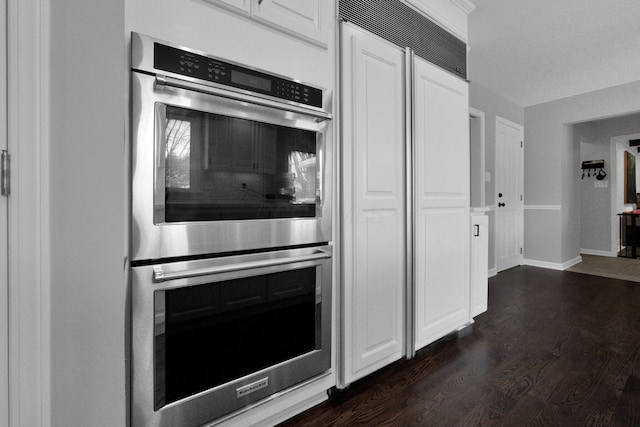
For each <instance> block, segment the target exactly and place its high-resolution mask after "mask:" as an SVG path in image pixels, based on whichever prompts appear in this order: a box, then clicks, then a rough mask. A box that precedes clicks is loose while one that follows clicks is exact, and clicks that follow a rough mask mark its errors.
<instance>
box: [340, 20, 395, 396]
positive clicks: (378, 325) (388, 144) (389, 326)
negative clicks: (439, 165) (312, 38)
mask: <svg viewBox="0 0 640 427" xmlns="http://www.w3.org/2000/svg"><path fill="white" fill-rule="evenodd" d="M342 55H343V56H342V77H343V85H344V86H343V87H344V90H343V101H344V102H343V105H344V109H343V112H342V113H343V116H342V118H343V120H342V122H343V143H342V146H343V156H344V157H343V166H342V167H343V171H342V172H343V185H342V192H343V203H344V210H343V216H342V225H343V236H344V244H343V245H342V251H343V260H344V262H343V265H342V268H343V283H342V292H343V307H344V314H343V318H342V322H343V323H342V328H343V335H342V337H343V343H342V345H341V348H342V352H343V353H342V355H341V356H342V358H343V366H342V370H343V371H342V380H343V382H344V383H345V384H348V383H351V382H353V381H355V380H357V379H358V378H361V377H363V376H365V375H367V374H370V373H371V372H373V371H375V370H378V369H380V368H381V367H383V366H385V365H387V364H389V363H391V362H393V361H395V360H398V359H400V358H401V357H402V356H403V355H404V354H405V344H404V343H405V338H404V334H405V332H404V331H405V326H404V324H405V311H404V306H405V274H404V271H405V263H406V257H405V218H406V210H405V203H406V202H405V190H406V186H405V168H404V157H405V141H404V135H405V133H404V126H405V122H404V102H405V101H404V100H405V87H404V54H403V51H402V50H401V49H399V48H397V47H395V46H392V45H391V44H390V43H387V42H384V41H381V39H378V38H377V37H375V36H373V35H371V34H369V33H366V32H365V31H362V30H360V29H357V28H355V27H353V26H350V25H343V34H342Z"/></svg>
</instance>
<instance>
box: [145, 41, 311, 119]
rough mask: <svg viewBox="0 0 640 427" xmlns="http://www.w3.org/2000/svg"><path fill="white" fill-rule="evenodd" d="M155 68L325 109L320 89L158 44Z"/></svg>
mask: <svg viewBox="0 0 640 427" xmlns="http://www.w3.org/2000/svg"><path fill="white" fill-rule="evenodd" d="M153 64H154V67H155V68H156V69H158V70H163V71H168V72H171V73H176V74H181V75H183V76H188V77H193V78H196V79H200V80H206V81H209V82H214V83H218V84H222V85H225V86H231V87H235V88H238V89H244V90H249V91H252V92H257V93H261V94H265V95H270V96H274V97H276V98H280V99H284V100H286V101H294V102H298V103H301V104H305V105H311V106H313V107H318V108H322V90H320V89H318V88H315V87H312V86H308V85H305V84H303V83H299V82H296V81H293V80H288V79H284V78H282V77H278V76H274V75H272V74H267V73H264V72H262V71H258V70H253V69H250V68H246V67H242V66H240V65H237V64H232V63H229V62H225V61H222V60H220V59H217V58H213V57H209V56H203V55H199V54H196V53H193V52H189V51H185V50H182V49H177V48H175V47H172V46H167V45H163V44H162V43H154V61H153Z"/></svg>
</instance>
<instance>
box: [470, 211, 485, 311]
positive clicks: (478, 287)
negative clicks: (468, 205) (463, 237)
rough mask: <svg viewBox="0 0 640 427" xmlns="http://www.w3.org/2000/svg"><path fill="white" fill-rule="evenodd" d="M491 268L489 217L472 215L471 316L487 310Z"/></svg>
mask: <svg viewBox="0 0 640 427" xmlns="http://www.w3.org/2000/svg"><path fill="white" fill-rule="evenodd" d="M488 269H489V217H488V216H487V215H472V216H471V275H470V281H471V286H470V289H471V316H472V317H475V316H477V315H478V314H480V313H484V312H485V311H487V303H488V296H489V295H488V289H489V283H488V277H487V276H488V275H487V272H488Z"/></svg>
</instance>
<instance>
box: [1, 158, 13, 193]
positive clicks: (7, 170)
mask: <svg viewBox="0 0 640 427" xmlns="http://www.w3.org/2000/svg"><path fill="white" fill-rule="evenodd" d="M9 160H10V158H9V152H8V151H7V150H2V151H1V152H0V168H1V169H2V170H1V171H0V194H2V195H3V196H5V197H6V196H9V194H11V166H10V162H9Z"/></svg>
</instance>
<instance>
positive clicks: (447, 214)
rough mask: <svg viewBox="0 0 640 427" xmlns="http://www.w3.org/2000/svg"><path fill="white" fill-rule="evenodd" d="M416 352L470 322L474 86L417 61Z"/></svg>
mask: <svg viewBox="0 0 640 427" xmlns="http://www.w3.org/2000/svg"><path fill="white" fill-rule="evenodd" d="M414 75H415V77H414V86H415V87H414V99H415V110H414V129H415V131H414V132H415V136H414V139H415V141H414V147H415V148H414V159H413V165H414V182H415V188H414V195H415V198H414V206H415V254H414V256H415V258H414V272H415V273H414V274H415V322H416V323H415V349H416V350H417V349H419V348H421V347H424V346H425V345H427V344H429V343H431V342H433V341H435V340H437V339H438V338H441V337H443V336H444V335H446V334H448V333H449V332H452V331H453V330H455V329H456V328H458V327H460V326H462V325H464V324H466V323H467V322H468V321H469V319H470V318H469V238H468V236H469V233H468V230H469V86H468V84H467V82H465V81H464V80H461V79H459V78H458V77H455V76H453V75H451V74H449V73H447V72H446V71H444V70H442V69H441V68H438V67H436V66H435V65H433V64H431V63H429V62H427V61H424V60H423V59H420V58H415V68H414Z"/></svg>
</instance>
